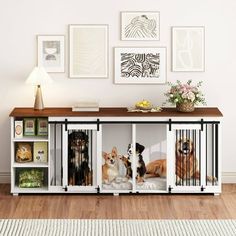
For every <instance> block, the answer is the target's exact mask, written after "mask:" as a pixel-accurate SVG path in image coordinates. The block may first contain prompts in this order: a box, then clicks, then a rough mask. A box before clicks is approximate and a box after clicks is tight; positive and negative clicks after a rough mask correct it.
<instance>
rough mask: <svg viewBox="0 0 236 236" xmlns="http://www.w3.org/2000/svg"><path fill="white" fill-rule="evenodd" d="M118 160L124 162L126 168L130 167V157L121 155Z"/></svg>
mask: <svg viewBox="0 0 236 236" xmlns="http://www.w3.org/2000/svg"><path fill="white" fill-rule="evenodd" d="M120 160H121V161H122V162H123V163H124V165H125V167H126V168H129V167H131V162H130V159H129V158H128V157H125V156H123V155H122V156H121V157H120Z"/></svg>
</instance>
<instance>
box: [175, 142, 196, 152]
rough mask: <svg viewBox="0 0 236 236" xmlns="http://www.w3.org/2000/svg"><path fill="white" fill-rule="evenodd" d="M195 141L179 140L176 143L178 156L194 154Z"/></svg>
mask: <svg viewBox="0 0 236 236" xmlns="http://www.w3.org/2000/svg"><path fill="white" fill-rule="evenodd" d="M193 149H194V145H193V141H192V140H191V139H188V138H184V139H179V140H177V141H176V152H177V155H190V154H192V153H193Z"/></svg>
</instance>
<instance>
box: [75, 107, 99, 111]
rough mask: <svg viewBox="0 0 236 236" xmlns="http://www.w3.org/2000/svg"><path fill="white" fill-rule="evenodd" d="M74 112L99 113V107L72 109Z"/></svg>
mask: <svg viewBox="0 0 236 236" xmlns="http://www.w3.org/2000/svg"><path fill="white" fill-rule="evenodd" d="M72 111H99V107H72Z"/></svg>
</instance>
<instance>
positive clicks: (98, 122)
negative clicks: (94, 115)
mask: <svg viewBox="0 0 236 236" xmlns="http://www.w3.org/2000/svg"><path fill="white" fill-rule="evenodd" d="M99 124H100V120H99V119H97V131H99Z"/></svg>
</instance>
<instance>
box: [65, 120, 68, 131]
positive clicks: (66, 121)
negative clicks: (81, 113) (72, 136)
mask: <svg viewBox="0 0 236 236" xmlns="http://www.w3.org/2000/svg"><path fill="white" fill-rule="evenodd" d="M67 124H68V120H67V119H65V131H67Z"/></svg>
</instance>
